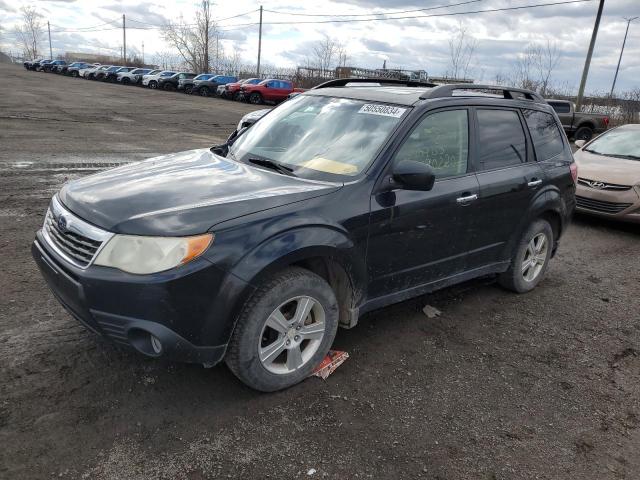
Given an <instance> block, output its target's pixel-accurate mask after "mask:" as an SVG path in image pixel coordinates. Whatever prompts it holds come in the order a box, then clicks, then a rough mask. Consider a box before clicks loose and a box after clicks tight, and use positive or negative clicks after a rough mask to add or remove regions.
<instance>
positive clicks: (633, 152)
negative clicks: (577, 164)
mask: <svg viewBox="0 0 640 480" xmlns="http://www.w3.org/2000/svg"><path fill="white" fill-rule="evenodd" d="M584 150H586V151H587V152H591V153H597V154H600V155H606V156H611V157H622V158H630V159H633V160H640V130H639V129H631V128H616V129H614V130H609V131H608V132H607V133H605V134H603V135H601V136H600V137H598V138H596V139H595V140H594V141H593V142H591V143H590V144H589V145H587V147H586V148H585V149H584Z"/></svg>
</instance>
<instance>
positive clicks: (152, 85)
mask: <svg viewBox="0 0 640 480" xmlns="http://www.w3.org/2000/svg"><path fill="white" fill-rule="evenodd" d="M149 88H150V89H151V90H155V89H156V88H158V82H156V81H155V80H151V81H150V82H149Z"/></svg>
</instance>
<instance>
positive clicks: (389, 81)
mask: <svg viewBox="0 0 640 480" xmlns="http://www.w3.org/2000/svg"><path fill="white" fill-rule="evenodd" d="M348 83H379V84H381V85H385V84H386V85H403V86H405V87H429V88H431V87H436V86H437V85H436V84H435V83H431V82H423V81H418V80H400V79H398V78H375V77H374V78H336V79H334V80H329V81H327V82H324V83H321V84H320V85H316V86H315V87H313V88H312V89H311V90H317V89H318V88H332V87H344V86H346V85H347V84H348Z"/></svg>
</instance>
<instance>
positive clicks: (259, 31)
mask: <svg viewBox="0 0 640 480" xmlns="http://www.w3.org/2000/svg"><path fill="white" fill-rule="evenodd" d="M261 53H262V5H260V27H259V29H258V68H256V77H258V78H260V54H261Z"/></svg>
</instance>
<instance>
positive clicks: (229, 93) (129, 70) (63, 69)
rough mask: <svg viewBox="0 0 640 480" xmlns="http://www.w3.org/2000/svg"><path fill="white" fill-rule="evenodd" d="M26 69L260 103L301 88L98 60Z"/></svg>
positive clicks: (33, 64)
mask: <svg viewBox="0 0 640 480" xmlns="http://www.w3.org/2000/svg"><path fill="white" fill-rule="evenodd" d="M24 67H25V68H26V69H27V70H34V71H38V72H51V73H60V74H64V75H68V76H71V77H77V78H84V79H87V80H98V81H104V82H111V83H121V84H123V85H139V86H143V87H147V88H150V89H152V90H156V89H158V90H168V91H179V92H182V93H186V94H190V95H200V96H202V97H221V98H225V99H228V100H235V101H246V102H249V103H253V104H255V105H259V104H262V103H265V102H269V103H279V102H282V101H283V100H286V99H287V98H288V97H289V96H291V95H293V94H297V93H299V92H301V91H303V90H302V89H298V88H295V86H294V85H293V83H291V82H290V81H287V80H279V79H261V78H245V79H242V80H239V79H238V78H237V77H234V76H230V75H216V74H214V73H201V74H196V73H193V72H179V71H174V70H154V69H151V68H138V67H127V66H121V65H101V64H99V63H93V64H91V63H86V62H74V63H71V64H67V62H65V61H64V60H34V61H27V62H24Z"/></svg>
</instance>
